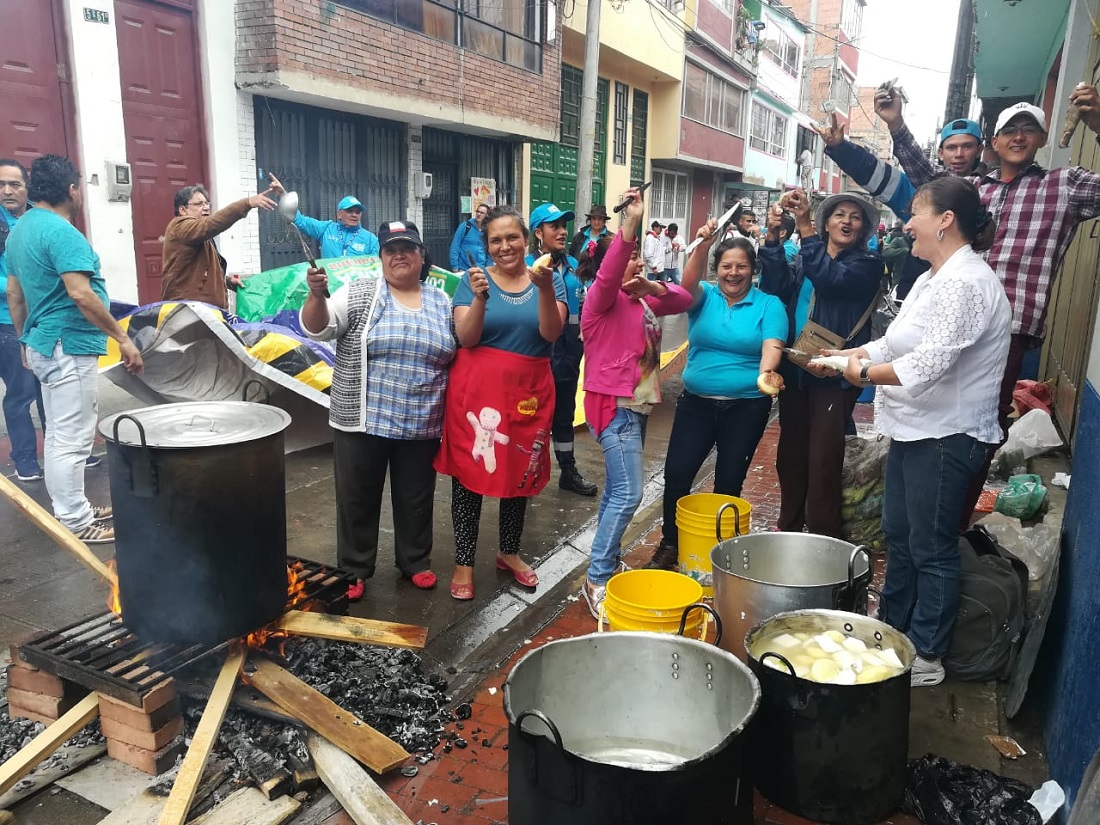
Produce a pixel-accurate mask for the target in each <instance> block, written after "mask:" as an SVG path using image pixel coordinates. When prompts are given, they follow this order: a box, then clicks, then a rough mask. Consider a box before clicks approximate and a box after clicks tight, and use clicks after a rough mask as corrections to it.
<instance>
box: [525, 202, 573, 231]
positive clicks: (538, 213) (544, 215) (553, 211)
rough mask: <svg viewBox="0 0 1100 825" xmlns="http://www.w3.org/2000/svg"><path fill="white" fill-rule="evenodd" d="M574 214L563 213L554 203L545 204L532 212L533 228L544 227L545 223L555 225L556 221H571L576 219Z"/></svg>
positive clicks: (531, 223) (531, 222) (531, 221)
mask: <svg viewBox="0 0 1100 825" xmlns="http://www.w3.org/2000/svg"><path fill="white" fill-rule="evenodd" d="M574 217H575V216H574V214H573V213H572V212H562V211H561V210H560V209H558V207H557V206H555V205H554V204H552V203H544V204H542V205H541V206H536V207H535V208H534V209H533V210H532V211H531V220H530V225H531V228H532V229H534V228H535V227H536V226H542V225H543V224H544V223H553V222H554V221H560V220H566V221H571V220H573V218H574Z"/></svg>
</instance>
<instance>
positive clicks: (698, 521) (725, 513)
mask: <svg viewBox="0 0 1100 825" xmlns="http://www.w3.org/2000/svg"><path fill="white" fill-rule="evenodd" d="M751 523H752V505H751V504H750V503H749V502H747V501H745V499H743V498H736V497H735V496H724V495H720V494H718V493H693V494H692V495H690V496H684V497H683V498H681V499H680V500H679V501H677V502H676V529H677V531H678V532H679V535H680V544H679V550H680V555H679V561H680V572H681V573H683V574H684V575H685V576H689V577H691V578H692V579H695V581H697V582H699V584H700V585H701V586H702V588H703V595H704V596H708V597H709V596H713V595H714V571H713V570H712V568H711V566H710V551H711V550H712V549H714V546H715V545H716V544H718V543H719V542H721V541H724V540H726V539H728V538H732V537H733V536H740V535H742V534H744V533H748V532H749V527H750V525H751Z"/></svg>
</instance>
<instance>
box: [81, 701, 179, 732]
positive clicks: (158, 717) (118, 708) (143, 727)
mask: <svg viewBox="0 0 1100 825" xmlns="http://www.w3.org/2000/svg"><path fill="white" fill-rule="evenodd" d="M99 715H100V716H101V717H103V718H104V719H113V720H114V721H116V722H119V723H121V724H123V725H126V726H127V727H129V728H133V729H134V730H138V731H144V732H151V731H154V730H157V729H158V728H161V727H163V726H164V725H165V724H166V723H168V722H169V721H171V720H172V719H174V718H175V717H177V716H179V715H180V705H179V700H178V699H176V698H173V699H171V700H169V701H168V702H166V703H165V704H163V705H161V706H160V707H159V708H156V709H155V710H153V711H151V712H150V713H145V712H144V711H143V710H141V708H136V707H134V706H133V705H131V704H129V703H128V702H123V701H122V700H120V699H115V698H114V697H113V696H107V695H106V694H103V693H101V694H99Z"/></svg>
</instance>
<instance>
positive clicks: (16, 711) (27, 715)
mask: <svg viewBox="0 0 1100 825" xmlns="http://www.w3.org/2000/svg"><path fill="white" fill-rule="evenodd" d="M8 716H9V717H11V718H12V719H30V720H31V721H32V722H41V723H42V724H43V725H45V726H46V727H49V726H50V725H52V724H53V723H54V722H56V721H57V719H51V718H50V717H49V716H43V715H42V714H41V713H35V712H34V711H33V710H27V709H25V708H21V707H19V706H18V705H13V704H11V703H10V702H9V703H8Z"/></svg>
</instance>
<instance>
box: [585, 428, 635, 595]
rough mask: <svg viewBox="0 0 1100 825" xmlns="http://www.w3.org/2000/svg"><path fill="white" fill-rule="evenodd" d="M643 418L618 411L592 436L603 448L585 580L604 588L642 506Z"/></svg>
mask: <svg viewBox="0 0 1100 825" xmlns="http://www.w3.org/2000/svg"><path fill="white" fill-rule="evenodd" d="M645 425H646V416H644V415H642V414H641V413H637V412H634V411H633V410H628V409H625V408H622V407H620V408H619V409H618V410H617V411H616V412H615V417H614V418H612V419H611V423H610V424H608V425H607V427H606V428H605V429H604V431H603V432H602V433H600V434H599V435H596V433H595V431H594V430H592V427H591V426H589V428H588V429H589V430H590V431H592V435H593V436H594V437H595V439H596V441H598V442H599V444H600V447H601V448H603V463H604V470H605V472H606V474H607V477H606V478H605V479H604V485H603V495H602V496H601V497H600V510H599V515H598V517H597V519H596V537H595V538H594V539H593V540H592V552H591V554H590V555H589V559H588V580H589V581H590V582H592V583H593V584H604V583H606V582H607V580H608V579H610V578H611V575H612V574H613V573H614V572H615V568H616V567H618V565H619V556H620V554H621V553H622V549H623V548H622V541H623V533H625V532H626V528H627V526H628V525H629V524H630V520H631V519H632V518H634V513H635V511H636V510H637V509H638V505H639V504H641V503H642V444H643V443H644V442H645Z"/></svg>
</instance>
